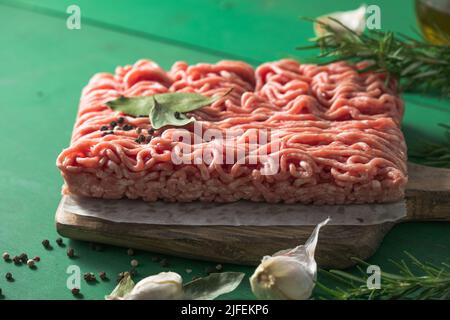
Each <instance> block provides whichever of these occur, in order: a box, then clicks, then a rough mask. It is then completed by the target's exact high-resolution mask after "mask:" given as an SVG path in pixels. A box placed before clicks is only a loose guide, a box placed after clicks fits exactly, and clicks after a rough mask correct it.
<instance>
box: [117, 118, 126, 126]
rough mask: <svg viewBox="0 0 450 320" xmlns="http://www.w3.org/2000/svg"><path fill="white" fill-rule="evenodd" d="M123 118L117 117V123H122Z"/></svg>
mask: <svg viewBox="0 0 450 320" xmlns="http://www.w3.org/2000/svg"><path fill="white" fill-rule="evenodd" d="M124 121H125V118H124V117H119V119H117V123H119V124H122V123H124Z"/></svg>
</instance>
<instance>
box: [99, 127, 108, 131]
mask: <svg viewBox="0 0 450 320" xmlns="http://www.w3.org/2000/svg"><path fill="white" fill-rule="evenodd" d="M108 129H109V128H108V126H101V128H100V131H106V130H108Z"/></svg>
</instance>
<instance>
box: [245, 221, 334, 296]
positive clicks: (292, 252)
mask: <svg viewBox="0 0 450 320" xmlns="http://www.w3.org/2000/svg"><path fill="white" fill-rule="evenodd" d="M329 221H330V218H328V219H326V220H325V221H323V222H321V223H319V224H318V225H317V226H316V228H315V229H314V231H313V233H312V234H311V236H310V237H309V239H308V241H307V242H306V243H305V245H300V246H298V247H296V248H294V249H288V250H283V251H279V252H277V253H275V254H274V255H273V256H265V257H264V258H263V259H262V261H261V264H260V265H259V266H258V267H257V268H256V270H255V272H254V273H253V275H252V276H251V277H250V285H251V288H252V291H253V293H254V294H255V296H256V297H257V298H258V299H274V300H304V299H308V298H309V297H310V296H311V293H312V291H313V289H314V286H315V281H316V276H317V264H316V261H315V260H314V252H315V250H316V245H317V240H318V236H319V230H320V228H321V227H322V226H324V225H326V224H327V223H328V222H329Z"/></svg>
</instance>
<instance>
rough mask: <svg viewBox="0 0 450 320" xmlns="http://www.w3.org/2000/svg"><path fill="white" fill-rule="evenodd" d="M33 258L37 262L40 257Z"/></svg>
mask: <svg viewBox="0 0 450 320" xmlns="http://www.w3.org/2000/svg"><path fill="white" fill-rule="evenodd" d="M33 260H34V261H36V262H39V261H41V258H40V257H38V256H36V257H34V258H33Z"/></svg>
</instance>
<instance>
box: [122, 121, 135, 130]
mask: <svg viewBox="0 0 450 320" xmlns="http://www.w3.org/2000/svg"><path fill="white" fill-rule="evenodd" d="M122 129H123V130H124V131H130V130H132V129H133V126H131V125H129V124H128V123H127V124H126V125H124V126H123V128H122Z"/></svg>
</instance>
